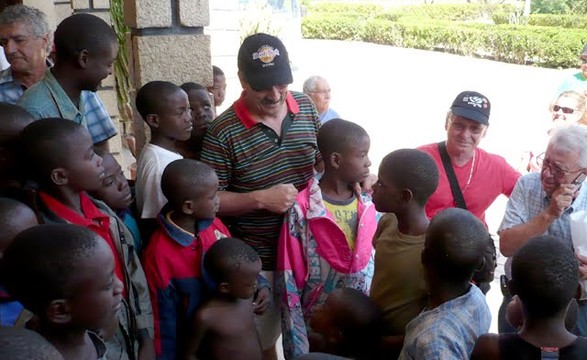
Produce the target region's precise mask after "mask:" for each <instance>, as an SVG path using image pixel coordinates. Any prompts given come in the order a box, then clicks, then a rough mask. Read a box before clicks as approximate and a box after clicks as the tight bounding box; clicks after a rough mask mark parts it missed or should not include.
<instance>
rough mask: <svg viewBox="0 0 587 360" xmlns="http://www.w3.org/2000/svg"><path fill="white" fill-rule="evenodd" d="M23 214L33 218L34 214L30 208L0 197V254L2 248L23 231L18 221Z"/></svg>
mask: <svg viewBox="0 0 587 360" xmlns="http://www.w3.org/2000/svg"><path fill="white" fill-rule="evenodd" d="M24 213H28V214H27V215H29V216H30V217H32V218H35V217H36V215H35V212H34V211H33V209H31V208H30V207H28V206H26V205H25V204H23V203H21V202H20V201H16V200H13V199H9V198H2V197H0V229H2V232H1V233H0V254H1V253H2V252H3V250H4V248H5V247H6V246H7V245H8V244H9V243H10V242H12V240H14V238H15V237H16V236H17V235H18V234H20V233H21V232H22V231H23V230H24V229H23V228H22V226H23V224H21V223H20V222H19V221H18V219H19V217H20V216H21V215H23V214H24Z"/></svg>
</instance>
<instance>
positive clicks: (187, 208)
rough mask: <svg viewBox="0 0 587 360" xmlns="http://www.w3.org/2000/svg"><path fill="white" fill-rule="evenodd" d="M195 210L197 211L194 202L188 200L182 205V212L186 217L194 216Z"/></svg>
mask: <svg viewBox="0 0 587 360" xmlns="http://www.w3.org/2000/svg"><path fill="white" fill-rule="evenodd" d="M194 210H195V206H194V202H193V201H191V200H186V201H184V202H183V204H181V212H182V213H184V214H186V215H191V214H193V213H194Z"/></svg>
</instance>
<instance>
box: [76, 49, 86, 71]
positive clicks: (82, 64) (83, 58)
mask: <svg viewBox="0 0 587 360" xmlns="http://www.w3.org/2000/svg"><path fill="white" fill-rule="evenodd" d="M88 58H89V55H88V50H86V49H83V50H82V51H80V52H79V55H78V56H77V64H78V65H79V67H81V68H82V69H86V68H87V67H88Z"/></svg>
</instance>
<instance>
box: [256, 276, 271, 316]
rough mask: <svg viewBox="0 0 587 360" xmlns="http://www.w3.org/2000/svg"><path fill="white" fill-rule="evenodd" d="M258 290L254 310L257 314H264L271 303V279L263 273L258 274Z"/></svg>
mask: <svg viewBox="0 0 587 360" xmlns="http://www.w3.org/2000/svg"><path fill="white" fill-rule="evenodd" d="M257 283H258V285H257V292H256V293H255V298H254V300H253V305H254V307H253V311H254V312H255V314H257V315H262V314H263V313H264V312H265V310H267V308H268V307H269V305H270V304H271V286H270V285H269V281H267V279H265V277H263V275H261V274H259V275H257Z"/></svg>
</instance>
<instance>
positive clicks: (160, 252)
mask: <svg viewBox="0 0 587 360" xmlns="http://www.w3.org/2000/svg"><path fill="white" fill-rule="evenodd" d="M161 189H162V191H163V194H164V195H165V197H166V198H167V199H168V203H167V205H166V206H165V207H164V208H163V209H162V210H161V213H160V214H159V219H158V223H159V226H158V228H157V230H155V233H154V234H153V236H152V237H151V240H150V241H149V245H148V246H147V248H146V249H145V252H144V254H143V266H144V269H145V274H146V276H147V280H148V283H149V291H150V295H151V301H152V304H153V310H154V315H155V349H156V352H157V355H158V357H159V359H176V357H177V349H178V348H180V347H181V344H178V342H181V341H182V340H185V336H186V334H185V331H181V329H186V320H187V319H188V316H189V315H190V314H192V313H193V312H194V310H195V309H196V307H197V306H199V305H200V303H201V301H202V296H203V294H202V292H203V290H204V288H203V283H202V282H201V281H200V278H201V270H202V256H203V255H204V253H205V252H206V251H207V250H208V248H209V247H210V246H211V245H212V244H213V243H214V242H216V240H218V239H220V238H225V237H229V236H230V232H229V231H228V229H227V228H226V227H225V226H224V225H223V224H222V222H221V221H220V219H218V218H217V217H216V212H217V211H218V205H219V199H218V196H217V195H216V192H217V190H218V178H217V177H216V173H215V172H214V170H212V168H211V167H209V166H208V165H206V164H204V163H202V162H199V161H196V160H191V159H180V160H175V161H173V162H172V163H170V164H169V165H167V167H166V168H165V171H164V172H163V176H162V177H161Z"/></svg>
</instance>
